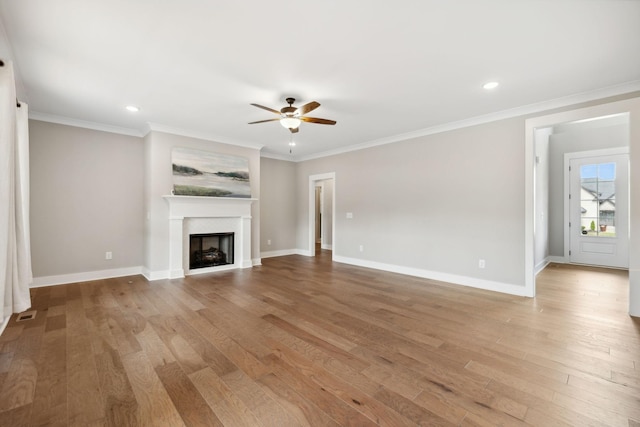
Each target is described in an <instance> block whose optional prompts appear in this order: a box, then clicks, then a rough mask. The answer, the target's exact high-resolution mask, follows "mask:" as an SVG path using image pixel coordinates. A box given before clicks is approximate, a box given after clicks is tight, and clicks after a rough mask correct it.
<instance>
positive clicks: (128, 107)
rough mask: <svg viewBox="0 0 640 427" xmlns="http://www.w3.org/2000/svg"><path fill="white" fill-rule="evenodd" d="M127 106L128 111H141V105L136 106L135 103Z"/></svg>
mask: <svg viewBox="0 0 640 427" xmlns="http://www.w3.org/2000/svg"><path fill="white" fill-rule="evenodd" d="M125 108H126V109H127V111H131V112H132V113H137V112H138V111H140V107H136V106H135V105H127V106H126V107H125Z"/></svg>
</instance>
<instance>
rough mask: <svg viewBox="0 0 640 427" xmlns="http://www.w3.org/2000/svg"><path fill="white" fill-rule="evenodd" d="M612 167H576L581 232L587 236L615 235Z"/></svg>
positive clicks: (601, 165)
mask: <svg viewBox="0 0 640 427" xmlns="http://www.w3.org/2000/svg"><path fill="white" fill-rule="evenodd" d="M615 179H616V164H615V163H600V164H590V165H583V166H581V167H580V187H581V191H580V208H581V217H580V225H581V230H580V231H581V233H582V235H587V236H599V237H614V236H615V235H616V183H615Z"/></svg>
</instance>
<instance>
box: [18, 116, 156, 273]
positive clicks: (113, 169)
mask: <svg viewBox="0 0 640 427" xmlns="http://www.w3.org/2000/svg"><path fill="white" fill-rule="evenodd" d="M29 133H30V173H31V176H30V178H31V250H32V263H33V274H34V277H42V276H55V275H63V274H71V273H82V272H89V271H99V270H110V269H118V268H127V267H136V266H140V265H142V253H143V252H142V248H143V227H144V209H143V194H144V192H143V165H144V159H143V155H144V152H143V142H142V139H141V138H136V137H132V136H124V135H118V134H114V133H107V132H100V131H95V130H88V129H82V128H77V127H71V126H64V125H59V124H52V123H46V122H41V121H37V120H30V121H29ZM106 251H111V252H113V259H112V260H105V252H106Z"/></svg>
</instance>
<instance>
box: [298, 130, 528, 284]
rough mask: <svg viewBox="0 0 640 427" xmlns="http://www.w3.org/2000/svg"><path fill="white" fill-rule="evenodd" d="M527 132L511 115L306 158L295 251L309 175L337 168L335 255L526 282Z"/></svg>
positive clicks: (304, 230)
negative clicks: (481, 264) (483, 263)
mask: <svg viewBox="0 0 640 427" xmlns="http://www.w3.org/2000/svg"><path fill="white" fill-rule="evenodd" d="M523 136H524V120H523V119H522V118H520V119H509V120H502V121H498V122H493V123H489V124H484V125H480V126H474V127H469V128H465V129H459V130H455V131H451V132H446V133H440V134H436V135H431V136H425V137H421V138H417V139H414V140H410V141H405V142H399V143H395V144H390V145H384V146H379V147H374V148H369V149H365V150H359V151H356V152H350V153H345V154H341V155H336V156H331V157H326V158H321V159H315V160H309V161H305V162H301V163H299V164H298V169H297V178H296V181H297V199H296V204H297V215H298V230H297V247H298V248H301V249H304V248H307V247H308V177H309V176H310V175H315V174H322V173H329V172H335V175H336V179H335V194H336V206H335V210H336V217H335V218H334V227H335V241H334V242H333V243H334V256H338V257H344V258H348V259H359V260H365V261H371V262H375V263H384V264H392V265H397V266H403V267H408V268H414V269H420V270H426V271H435V272H441V273H449V274H455V275H458V276H469V277H475V278H479V279H484V280H490V281H495V282H501V283H507V284H513V285H518V286H524V274H523V271H524V221H523V219H524V217H525V215H524V193H523V189H524V171H523V162H524V143H523ZM347 212H352V213H353V219H346V218H345V216H346V213H347ZM360 245H362V246H363V248H364V251H363V252H360V251H359V246H360ZM481 258H482V259H485V260H486V268H485V269H479V268H478V261H479V259H481Z"/></svg>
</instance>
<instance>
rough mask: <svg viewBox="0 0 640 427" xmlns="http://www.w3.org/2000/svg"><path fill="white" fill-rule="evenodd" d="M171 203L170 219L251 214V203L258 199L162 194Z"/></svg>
mask: <svg viewBox="0 0 640 427" xmlns="http://www.w3.org/2000/svg"><path fill="white" fill-rule="evenodd" d="M162 198H163V199H165V201H166V202H167V203H168V204H169V219H179V218H185V217H206V218H211V217H214V218H215V217H237V216H240V217H245V216H249V217H250V216H251V204H252V203H253V202H255V201H257V200H258V199H253V198H246V197H242V198H241V197H202V196H174V195H166V196H162Z"/></svg>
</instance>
